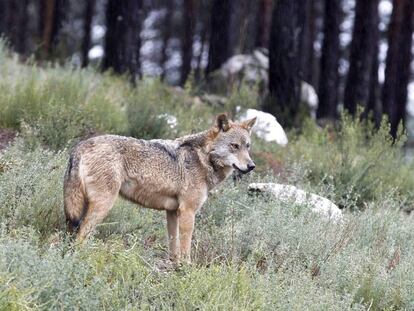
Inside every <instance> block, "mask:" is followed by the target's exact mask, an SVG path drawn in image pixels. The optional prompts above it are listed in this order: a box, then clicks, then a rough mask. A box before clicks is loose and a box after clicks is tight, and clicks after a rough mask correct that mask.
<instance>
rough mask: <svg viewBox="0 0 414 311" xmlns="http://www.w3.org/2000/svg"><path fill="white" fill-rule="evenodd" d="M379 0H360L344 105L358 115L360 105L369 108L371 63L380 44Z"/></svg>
mask: <svg viewBox="0 0 414 311" xmlns="http://www.w3.org/2000/svg"><path fill="white" fill-rule="evenodd" d="M378 20H379V15H378V0H370V1H366V0H358V1H357V2H356V9H355V22H354V30H353V34H352V43H351V56H350V67H349V72H348V77H347V81H346V86H345V93H344V107H345V109H347V110H348V111H349V113H350V114H352V115H355V113H356V111H357V105H361V106H363V107H366V106H367V104H368V98H369V89H370V88H369V85H370V77H371V72H372V70H371V69H372V63H373V60H374V59H375V57H376V55H375V51H376V45H377V44H378V41H377V38H378V35H377V34H378V32H379V29H378Z"/></svg>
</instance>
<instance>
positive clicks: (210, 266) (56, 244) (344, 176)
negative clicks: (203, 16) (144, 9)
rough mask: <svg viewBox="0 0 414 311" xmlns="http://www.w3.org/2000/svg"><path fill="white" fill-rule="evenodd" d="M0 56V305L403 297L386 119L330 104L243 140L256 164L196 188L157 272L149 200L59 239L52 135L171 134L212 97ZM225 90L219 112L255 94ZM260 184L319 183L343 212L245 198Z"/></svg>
mask: <svg viewBox="0 0 414 311" xmlns="http://www.w3.org/2000/svg"><path fill="white" fill-rule="evenodd" d="M0 59H1V60H2V62H0V71H1V73H2V74H1V76H0V89H1V90H2V92H1V93H0V108H1V109H2V111H4V113H2V114H1V115H0V127H11V128H14V129H16V130H18V131H19V132H20V134H19V135H20V137H19V138H18V139H17V141H16V142H15V143H14V144H13V146H11V147H9V148H8V149H7V150H6V151H5V152H3V153H1V154H0V310H366V309H370V310H412V309H414V298H413V297H414V244H413V243H412V241H413V239H414V231H413V230H412V228H413V218H412V216H408V215H407V214H406V213H405V212H403V211H402V210H404V209H405V210H410V209H411V206H412V202H413V201H412V193H411V192H412V189H413V186H414V184H413V183H414V177H413V174H412V173H413V166H412V163H411V162H409V161H408V160H407V159H406V158H405V156H404V152H403V150H402V149H401V144H402V143H401V142H398V143H397V144H392V143H391V141H390V140H389V138H388V134H387V128H386V127H383V128H382V129H381V130H380V131H379V132H372V129H371V127H370V126H369V125H365V124H363V123H360V122H358V121H353V120H351V119H349V118H348V117H346V116H344V117H343V122H342V123H341V126H340V128H339V129H337V130H332V131H328V130H321V129H319V128H317V127H316V126H314V125H313V124H312V123H311V122H309V123H308V124H306V125H305V126H304V127H303V129H302V131H301V132H300V133H291V134H290V143H289V145H288V146H287V147H286V148H280V147H277V146H275V145H269V144H266V143H264V142H262V141H260V140H258V139H255V138H254V139H253V151H254V155H255V161H256V162H257V163H258V166H259V167H258V169H259V170H258V172H256V173H253V174H252V175H249V176H246V177H245V178H244V179H243V180H242V182H241V183H239V184H238V185H234V184H233V183H232V182H231V181H228V182H226V183H224V184H223V185H222V186H220V187H219V188H218V190H217V191H215V192H214V193H213V194H211V195H210V197H209V199H208V201H207V203H206V204H205V206H204V207H203V208H202V209H201V210H200V211H199V213H198V214H197V218H196V229H195V233H194V239H193V254H192V255H193V264H192V265H190V266H183V267H181V268H180V269H168V268H166V267H165V259H166V258H167V247H166V232H165V231H166V230H165V226H166V224H165V215H164V213H163V212H157V211H152V210H146V209H142V208H139V207H137V206H136V205H133V204H131V203H129V202H126V201H122V200H118V201H117V202H116V204H115V206H114V208H113V209H112V211H111V213H110V215H109V217H107V219H105V221H104V223H103V224H101V225H100V226H99V227H98V232H97V234H96V235H95V237H94V238H93V239H91V240H89V241H88V242H87V243H86V245H84V246H81V247H79V246H74V245H73V244H72V242H71V240H70V237H69V236H68V235H67V234H66V233H65V223H64V215H63V198H62V179H63V174H64V170H65V167H66V162H67V158H68V149H67V148H66V146H70V145H71V144H73V143H74V141H76V140H77V139H80V138H81V137H84V136H85V135H86V136H87V135H88V133H91V132H98V133H99V132H113V133H119V134H125V135H134V136H138V137H147V138H151V137H167V138H171V137H175V136H179V135H183V134H186V133H190V132H191V131H198V130H202V129H205V128H206V127H207V126H209V124H211V123H212V121H213V116H214V114H215V113H216V112H218V111H219V110H222V109H217V108H212V107H209V106H207V105H200V104H194V102H193V101H194V98H193V97H192V95H194V94H195V93H196V92H195V91H194V90H193V89H192V86H187V88H186V89H185V91H184V92H182V91H177V90H174V89H172V88H169V87H167V86H165V85H163V84H162V83H160V82H159V81H157V80H149V79H145V80H144V81H143V82H141V83H140V85H139V86H138V88H137V89H132V88H131V87H130V86H129V85H128V83H127V81H125V80H123V79H122V78H116V77H113V76H110V75H101V74H99V73H96V72H93V71H84V70H77V69H72V68H68V67H57V66H52V65H45V66H44V67H38V66H35V65H33V64H32V65H30V64H20V63H19V62H17V60H13V59H11V58H10V57H9V56H8V55H7V51H5V50H4V49H3V50H1V53H0ZM6 90H7V92H6ZM229 98H230V99H229V103H228V106H226V107H225V108H224V109H226V110H229V111H231V110H233V109H234V107H235V105H237V104H238V103H240V104H241V105H242V106H246V107H250V106H253V105H254V104H255V103H256V102H257V100H258V98H257V96H255V93H254V91H252V90H249V89H246V88H244V87H242V88H241V89H239V90H235V91H234V93H233V94H231V96H230V97H229ZM162 113H169V114H172V115H175V116H176V117H177V118H178V120H179V125H178V127H177V128H175V129H170V128H169V127H168V126H167V125H166V124H165V123H164V122H163V121H162V120H161V121H160V119H159V118H157V116H158V115H159V114H162ZM158 122H159V123H158ZM274 161H277V163H278V165H279V173H278V174H275V173H273V171H272V170H270V168H271V166H272V165H274V163H273V162H274ZM261 181H270V182H287V183H291V184H295V185H297V186H298V187H300V188H303V189H306V190H309V191H312V192H315V193H318V194H321V195H325V196H327V197H329V198H330V199H332V200H333V201H334V202H335V203H337V204H338V205H340V206H341V207H343V212H344V222H343V223H340V224H335V223H332V222H329V221H326V220H324V219H323V218H321V217H320V216H318V215H315V214H313V213H311V212H310V211H309V208H308V207H307V206H306V205H294V204H288V203H283V202H280V201H277V200H276V199H272V198H270V197H267V196H255V195H249V194H248V193H247V186H248V184H249V183H250V182H261Z"/></svg>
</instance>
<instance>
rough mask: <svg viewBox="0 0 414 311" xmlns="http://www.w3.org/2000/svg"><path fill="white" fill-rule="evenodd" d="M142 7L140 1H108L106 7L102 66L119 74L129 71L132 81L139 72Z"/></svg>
mask: <svg viewBox="0 0 414 311" xmlns="http://www.w3.org/2000/svg"><path fill="white" fill-rule="evenodd" d="M141 9H142V1H141V0H139V1H137V0H123V1H122V2H118V1H117V0H109V1H108V4H107V7H106V25H107V31H106V36H105V57H104V61H103V68H104V69H108V68H112V69H113V71H114V72H116V73H120V74H123V73H129V75H130V78H131V80H132V82H133V83H135V78H136V76H137V75H140V48H141V39H140V32H141V31H140V30H141V23H140V11H141Z"/></svg>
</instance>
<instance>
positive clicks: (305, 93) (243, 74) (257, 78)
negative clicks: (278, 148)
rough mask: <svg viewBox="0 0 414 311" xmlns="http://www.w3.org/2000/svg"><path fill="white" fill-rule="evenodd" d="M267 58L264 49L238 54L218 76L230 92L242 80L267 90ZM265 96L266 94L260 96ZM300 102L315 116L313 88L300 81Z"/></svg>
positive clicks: (224, 65)
mask: <svg viewBox="0 0 414 311" xmlns="http://www.w3.org/2000/svg"><path fill="white" fill-rule="evenodd" d="M268 69H269V56H268V52H267V50H266V49H257V50H255V51H253V53H252V54H239V55H234V56H232V57H230V58H229V59H228V60H227V61H226V62H225V63H224V64H223V65H222V66H221V68H220V70H219V75H220V76H221V77H222V78H224V79H225V81H227V83H228V84H229V85H230V86H229V89H230V90H231V89H232V88H233V86H234V84H235V83H240V82H241V81H242V80H243V81H245V82H246V83H248V84H250V85H263V88H262V89H263V90H267V84H268ZM262 95H266V94H262ZM300 100H301V102H302V103H304V104H306V105H307V106H308V107H309V110H310V114H311V116H312V117H315V116H316V109H317V108H318V103H319V100H318V95H317V93H316V91H315V88H314V87H313V86H312V85H310V84H309V83H307V82H305V81H301V87H300Z"/></svg>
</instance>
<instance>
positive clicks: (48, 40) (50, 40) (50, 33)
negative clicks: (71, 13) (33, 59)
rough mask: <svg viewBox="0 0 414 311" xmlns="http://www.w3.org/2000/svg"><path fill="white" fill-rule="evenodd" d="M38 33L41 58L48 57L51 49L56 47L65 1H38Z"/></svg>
mask: <svg viewBox="0 0 414 311" xmlns="http://www.w3.org/2000/svg"><path fill="white" fill-rule="evenodd" d="M40 1H41V4H40V7H39V9H40V10H41V12H40V21H39V33H40V36H41V38H42V39H41V41H42V46H43V57H45V58H47V57H49V56H50V54H51V51H52V48H53V46H54V45H56V43H57V41H58V37H59V31H60V28H61V26H62V22H63V18H64V12H65V6H66V1H65V0H40Z"/></svg>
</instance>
